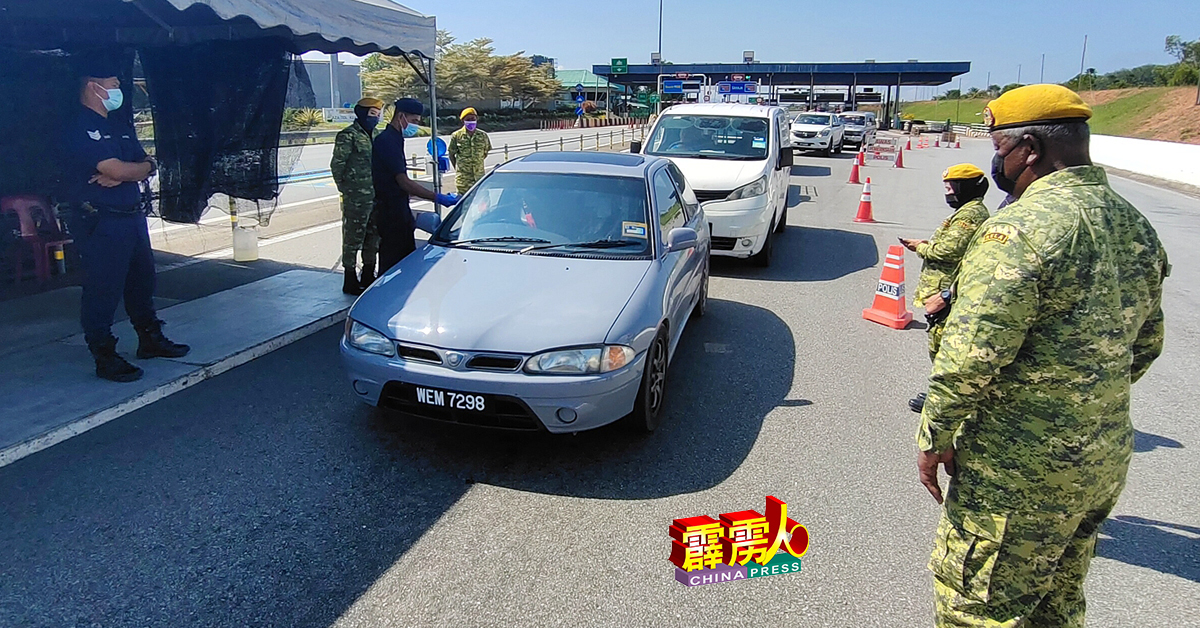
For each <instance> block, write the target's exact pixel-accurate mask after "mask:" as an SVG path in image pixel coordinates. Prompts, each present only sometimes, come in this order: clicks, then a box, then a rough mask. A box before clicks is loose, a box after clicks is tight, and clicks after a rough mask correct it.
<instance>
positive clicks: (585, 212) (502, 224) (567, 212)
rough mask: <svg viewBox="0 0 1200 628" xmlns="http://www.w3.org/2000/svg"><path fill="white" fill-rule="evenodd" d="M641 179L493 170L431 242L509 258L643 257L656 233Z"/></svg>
mask: <svg viewBox="0 0 1200 628" xmlns="http://www.w3.org/2000/svg"><path fill="white" fill-rule="evenodd" d="M646 198H647V195H646V182H645V181H644V180H643V179H641V178H633V177H609V176H598V175H584V174H542V173H525V172H498V173H495V174H493V175H491V176H489V177H487V178H486V179H484V180H483V181H481V182H480V183H479V185H477V186H476V187H475V189H473V190H472V191H471V192H470V193H468V194H467V195H466V197H464V198H463V200H462V202H461V203H459V204H458V206H457V207H455V209H454V211H452V212H451V213H450V215H449V216H447V217H446V220H445V222H444V223H443V224H442V227H441V228H439V229H438V230H437V233H436V234H434V236H433V237H432V238H430V240H429V241H430V242H431V243H432V244H436V245H440V246H454V247H465V248H485V249H489V250H500V251H506V252H510V253H533V252H537V253H541V254H551V255H573V254H579V253H590V254H593V255H595V254H597V253H598V252H599V251H601V250H602V251H603V253H602V254H603V255H605V256H606V257H645V256H647V255H649V253H650V239H649V238H650V237H651V234H652V233H653V232H652V231H650V229H649V227H648V225H650V224H653V223H651V222H650V221H649V220H647V215H648V213H647V200H646Z"/></svg>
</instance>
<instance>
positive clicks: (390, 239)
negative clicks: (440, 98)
mask: <svg viewBox="0 0 1200 628" xmlns="http://www.w3.org/2000/svg"><path fill="white" fill-rule="evenodd" d="M424 114H425V105H423V104H421V101H419V100H417V99H415V98H401V99H400V100H397V101H396V104H395V111H394V113H393V114H392V120H391V122H389V123H388V126H387V128H386V129H384V130H383V131H382V132H381V133H380V134H379V135H378V136H376V137H375V141H374V143H373V144H372V145H371V180H372V182H373V183H374V186H375V219H376V223H377V225H378V227H379V274H380V275H382V274H383V273H385V272H387V270H388V269H389V268H391V267H392V266H395V265H396V264H397V263H399V262H400V260H402V259H404V258H405V256H407V255H408V254H409V253H412V252H413V251H414V250H416V241H415V239H414V237H413V229H415V228H416V226H415V224H414V220H413V214H412V207H411V205H409V198H410V197H412V196H416V197H417V198H423V199H426V200H430V201H433V202H435V203H438V204H439V205H444V206H446V207H453V206H454V205H455V204H456V203H458V196H457V195H455V194H437V195H434V193H433V192H431V191H429V190H428V189H427V188H426V187H425V186H423V185H421V184H420V183H417V182H416V181H414V180H412V179H410V178H408V158H407V157H405V155H404V138H406V137H416V136H417V131H418V127H417V122H419V121H420V120H421V116H422V115H424Z"/></svg>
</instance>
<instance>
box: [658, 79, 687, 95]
mask: <svg viewBox="0 0 1200 628" xmlns="http://www.w3.org/2000/svg"><path fill="white" fill-rule="evenodd" d="M662 91H663V93H664V94H682V93H683V81H663V84H662Z"/></svg>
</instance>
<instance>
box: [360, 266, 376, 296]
mask: <svg viewBox="0 0 1200 628" xmlns="http://www.w3.org/2000/svg"><path fill="white" fill-rule="evenodd" d="M375 279H376V277H375V265H374V264H366V263H364V264H363V269H362V278H361V279H359V281H358V285H360V286H362V289H363V290H366V289H367V288H370V287H371V284H373V283H375Z"/></svg>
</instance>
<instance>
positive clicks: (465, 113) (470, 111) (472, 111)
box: [458, 107, 479, 120]
mask: <svg viewBox="0 0 1200 628" xmlns="http://www.w3.org/2000/svg"><path fill="white" fill-rule="evenodd" d="M471 114H475V115H479V112H478V111H475V108H474V107H467V108H466V109H463V110H462V113H460V114H458V119H459V120H462V119H463V118H465V117H467V116H469V115H471Z"/></svg>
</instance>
